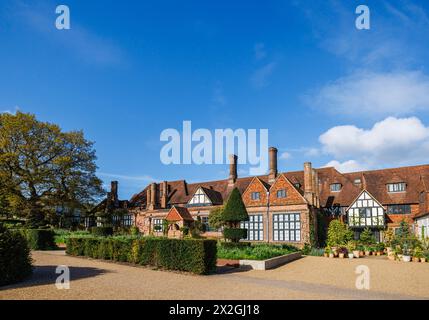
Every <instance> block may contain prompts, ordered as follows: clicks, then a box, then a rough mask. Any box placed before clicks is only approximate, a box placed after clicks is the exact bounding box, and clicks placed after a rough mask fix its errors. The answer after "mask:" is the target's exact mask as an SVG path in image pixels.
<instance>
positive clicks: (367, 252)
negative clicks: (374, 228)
mask: <svg viewBox="0 0 429 320" xmlns="http://www.w3.org/2000/svg"><path fill="white" fill-rule="evenodd" d="M364 251H365V255H366V256H367V257H368V256H370V255H371V250H370V247H369V246H364Z"/></svg>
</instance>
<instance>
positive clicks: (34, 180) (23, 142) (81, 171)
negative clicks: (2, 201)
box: [0, 112, 103, 227]
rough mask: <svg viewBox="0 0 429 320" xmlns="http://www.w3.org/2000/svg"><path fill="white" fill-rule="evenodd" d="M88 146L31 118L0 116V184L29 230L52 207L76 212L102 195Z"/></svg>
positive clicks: (76, 135)
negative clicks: (23, 218)
mask: <svg viewBox="0 0 429 320" xmlns="http://www.w3.org/2000/svg"><path fill="white" fill-rule="evenodd" d="M95 160H96V156H95V151H94V149H93V143H92V142H90V141H88V140H86V139H85V138H84V135H83V132H82V131H72V132H63V131H62V130H61V128H60V127H59V126H57V125H55V124H51V123H47V122H41V121H38V120H37V119H36V117H35V116H34V115H32V114H27V113H22V112H17V113H16V114H15V115H12V114H7V113H3V114H1V115H0V183H1V188H2V190H3V191H4V192H5V194H6V195H7V200H8V203H10V206H11V207H12V209H15V210H16V211H19V212H20V213H21V214H22V215H24V216H26V217H27V218H28V223H29V224H30V226H32V227H36V226H40V225H42V224H44V223H45V219H46V217H47V216H48V215H49V214H53V213H55V209H56V208H58V207H67V208H81V207H82V206H83V205H85V204H88V203H91V202H93V201H95V200H96V199H97V198H98V197H100V196H101V195H102V193H103V190H102V187H101V185H102V183H101V180H100V179H98V178H97V177H96V175H95V171H96V168H97V167H96V164H95Z"/></svg>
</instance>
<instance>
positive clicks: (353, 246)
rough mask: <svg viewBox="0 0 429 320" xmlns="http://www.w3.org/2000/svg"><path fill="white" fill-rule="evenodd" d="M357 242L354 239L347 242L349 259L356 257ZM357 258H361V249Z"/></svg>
mask: <svg viewBox="0 0 429 320" xmlns="http://www.w3.org/2000/svg"><path fill="white" fill-rule="evenodd" d="M355 249H356V244H355V242H354V241H349V242H347V252H348V256H349V259H353V258H354V257H355V251H354V250H355ZM357 258H359V251H358V252H357Z"/></svg>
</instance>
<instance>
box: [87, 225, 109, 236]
mask: <svg viewBox="0 0 429 320" xmlns="http://www.w3.org/2000/svg"><path fill="white" fill-rule="evenodd" d="M91 233H92V234H93V235H94V236H99V237H107V236H111V235H113V227H92V228H91Z"/></svg>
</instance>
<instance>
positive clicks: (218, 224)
mask: <svg viewBox="0 0 429 320" xmlns="http://www.w3.org/2000/svg"><path fill="white" fill-rule="evenodd" d="M222 211H223V207H216V208H214V209H212V210H210V213H209V226H210V228H213V229H220V228H222V227H223V226H224V224H225V222H224V221H223V219H222Z"/></svg>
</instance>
